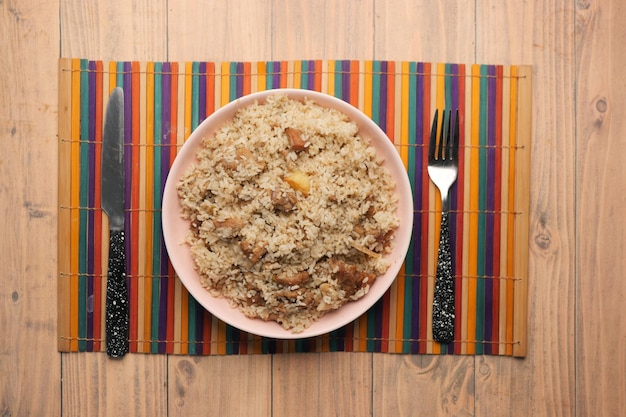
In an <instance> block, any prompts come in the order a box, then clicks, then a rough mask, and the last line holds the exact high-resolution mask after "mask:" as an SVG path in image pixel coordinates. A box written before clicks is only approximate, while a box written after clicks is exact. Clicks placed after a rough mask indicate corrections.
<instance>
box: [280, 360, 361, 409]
mask: <svg viewBox="0 0 626 417" xmlns="http://www.w3.org/2000/svg"><path fill="white" fill-rule="evenodd" d="M272 387H273V402H272V404H273V406H272V415H273V416H275V417H281V416H284V417H287V416H293V415H298V416H303V417H309V416H319V417H322V416H329V415H333V416H346V417H349V416H367V415H371V414H372V398H371V394H370V393H371V392H372V366H371V354H369V353H354V354H350V355H347V356H346V355H344V354H343V353H341V352H333V353H297V354H289V355H278V356H275V357H274V360H273V382H272Z"/></svg>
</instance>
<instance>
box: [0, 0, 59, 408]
mask: <svg viewBox="0 0 626 417" xmlns="http://www.w3.org/2000/svg"><path fill="white" fill-rule="evenodd" d="M57 11H58V1H57V2H55V1H50V2H42V3H41V4H39V3H38V2H13V1H11V2H8V3H2V4H1V5H0V39H1V40H0V43H1V45H2V59H0V73H1V74H2V76H1V77H0V143H2V154H1V156H0V230H1V231H2V239H0V253H1V254H2V255H1V257H2V262H1V264H0V265H1V266H0V268H1V269H0V271H1V274H0V275H1V277H2V278H1V279H0V300H1V301H0V334H1V335H2V336H1V337H0V375H2V377H0V393H1V394H0V414H1V415H6V416H9V415H10V416H18V415H20V416H21V415H25V416H27V415H58V413H59V410H60V408H61V406H60V404H61V403H60V398H61V397H60V386H59V383H58V381H59V380H60V367H59V360H58V352H57V344H56V297H55V291H56V285H57V280H56V276H57V275H56V273H57V271H56V264H55V260H56V256H57V252H56V246H55V245H54V242H55V241H56V238H57V234H56V221H57V218H56V203H57V201H56V200H57V199H56V188H57V184H56V181H54V178H56V173H57V140H56V127H57V111H56V109H57V105H58V95H57V81H56V80H57V78H58V67H57V58H58V44H59V37H58V32H56V31H55V30H54V29H55V28H57V27H58V18H57V16H58V12H57ZM50 28H53V30H50ZM34 396H36V397H37V398H38V399H37V400H36V401H35V400H34Z"/></svg>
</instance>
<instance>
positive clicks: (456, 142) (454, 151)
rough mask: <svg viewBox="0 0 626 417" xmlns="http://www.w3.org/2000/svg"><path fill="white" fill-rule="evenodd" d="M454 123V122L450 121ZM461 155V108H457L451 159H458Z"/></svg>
mask: <svg viewBox="0 0 626 417" xmlns="http://www.w3.org/2000/svg"><path fill="white" fill-rule="evenodd" d="M450 125H452V122H450ZM458 156H459V109H456V113H455V115H454V134H453V135H452V143H451V144H450V159H453V160H454V159H458Z"/></svg>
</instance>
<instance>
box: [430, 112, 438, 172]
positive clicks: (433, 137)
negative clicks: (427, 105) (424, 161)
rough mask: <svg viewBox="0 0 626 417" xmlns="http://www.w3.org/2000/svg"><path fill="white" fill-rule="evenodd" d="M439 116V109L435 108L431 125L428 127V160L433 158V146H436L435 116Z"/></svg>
mask: <svg viewBox="0 0 626 417" xmlns="http://www.w3.org/2000/svg"><path fill="white" fill-rule="evenodd" d="M438 116H439V110H435V117H434V118H433V127H432V128H431V129H430V142H429V144H428V160H429V161H434V160H435V146H437V145H436V144H437V118H438Z"/></svg>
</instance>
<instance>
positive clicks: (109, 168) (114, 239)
mask: <svg viewBox="0 0 626 417" xmlns="http://www.w3.org/2000/svg"><path fill="white" fill-rule="evenodd" d="M102 209H103V210H104V212H105V213H106V214H107V216H108V218H109V259H108V272H107V286H106V307H105V317H106V320H105V327H106V330H105V333H106V351H107V354H108V355H109V357H112V358H121V357H123V356H124V355H125V354H126V353H127V352H128V332H129V331H128V324H129V312H128V288H127V284H126V253H125V243H124V240H125V236H124V91H123V90H122V89H121V88H120V87H116V88H115V89H114V90H113V92H112V93H111V96H110V98H109V103H108V104H107V109H106V114H105V120H104V132H103V136H102Z"/></svg>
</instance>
